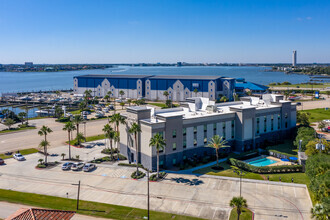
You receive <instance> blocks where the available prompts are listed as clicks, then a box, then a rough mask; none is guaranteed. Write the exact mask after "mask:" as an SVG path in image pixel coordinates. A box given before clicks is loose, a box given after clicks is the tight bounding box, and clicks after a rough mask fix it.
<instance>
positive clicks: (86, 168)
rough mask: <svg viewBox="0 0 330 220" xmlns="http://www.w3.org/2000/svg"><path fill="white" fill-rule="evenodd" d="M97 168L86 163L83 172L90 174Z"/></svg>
mask: <svg viewBox="0 0 330 220" xmlns="http://www.w3.org/2000/svg"><path fill="white" fill-rule="evenodd" d="M95 168H96V166H95V165H94V164H91V163H86V164H85V166H84V168H83V171H84V172H89V171H91V170H93V169H95Z"/></svg>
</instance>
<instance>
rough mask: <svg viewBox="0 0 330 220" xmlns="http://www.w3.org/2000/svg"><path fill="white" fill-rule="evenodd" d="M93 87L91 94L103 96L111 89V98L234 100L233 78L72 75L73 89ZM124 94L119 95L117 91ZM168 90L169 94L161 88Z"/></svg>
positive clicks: (79, 91)
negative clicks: (224, 98)
mask: <svg viewBox="0 0 330 220" xmlns="http://www.w3.org/2000/svg"><path fill="white" fill-rule="evenodd" d="M87 89H90V90H92V95H93V96H98V97H104V96H105V95H106V94H107V93H108V92H109V91H111V93H112V94H111V97H113V98H132V99H136V98H140V97H144V98H145V99H148V100H166V99H167V98H168V99H171V100H173V101H184V100H185V99H186V98H190V97H205V98H209V99H211V100H216V99H218V98H219V97H220V96H226V97H227V98H228V99H229V100H233V93H234V90H235V79H234V78H226V77H219V76H203V75H202V76H174V75H157V76H156V75H84V76H76V77H74V93H75V94H83V93H84V91H86V90H87ZM121 90H122V91H124V93H125V95H123V97H121V96H120V94H119V92H120V91H121ZM165 91H167V92H168V94H169V95H168V97H166V96H164V92H165Z"/></svg>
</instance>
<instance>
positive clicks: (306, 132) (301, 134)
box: [293, 127, 316, 151]
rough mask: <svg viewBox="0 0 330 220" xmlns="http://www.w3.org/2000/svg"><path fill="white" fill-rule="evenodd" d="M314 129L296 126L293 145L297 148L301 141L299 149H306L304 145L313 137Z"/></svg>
mask: <svg viewBox="0 0 330 220" xmlns="http://www.w3.org/2000/svg"><path fill="white" fill-rule="evenodd" d="M315 135H316V133H315V130H314V128H311V127H300V128H298V131H297V136H296V139H295V141H294V142H293V145H294V146H296V147H297V148H299V142H300V140H302V142H301V150H302V151H305V150H306V145H307V144H308V142H309V141H311V140H314V139H315Z"/></svg>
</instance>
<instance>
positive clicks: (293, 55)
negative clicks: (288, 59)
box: [292, 50, 297, 66]
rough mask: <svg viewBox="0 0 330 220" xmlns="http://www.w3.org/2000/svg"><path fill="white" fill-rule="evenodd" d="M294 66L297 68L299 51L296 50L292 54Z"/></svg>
mask: <svg viewBox="0 0 330 220" xmlns="http://www.w3.org/2000/svg"><path fill="white" fill-rule="evenodd" d="M292 66H297V51H296V50H294V51H293V53H292Z"/></svg>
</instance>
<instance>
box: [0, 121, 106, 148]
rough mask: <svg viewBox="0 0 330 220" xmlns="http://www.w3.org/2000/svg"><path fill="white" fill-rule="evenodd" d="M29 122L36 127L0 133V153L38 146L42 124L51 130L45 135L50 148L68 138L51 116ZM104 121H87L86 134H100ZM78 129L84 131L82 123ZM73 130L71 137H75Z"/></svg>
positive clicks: (0, 126)
mask: <svg viewBox="0 0 330 220" xmlns="http://www.w3.org/2000/svg"><path fill="white" fill-rule="evenodd" d="M29 123H31V124H35V125H36V126H37V129H32V130H25V131H21V132H16V133H8V134H2V135H0V153H4V152H7V151H14V150H19V149H26V148H38V146H39V143H40V142H41V140H43V137H41V136H39V135H38V130H39V129H40V128H41V127H42V126H43V125H47V126H48V127H50V128H51V129H52V130H53V132H52V133H50V134H49V135H48V136H47V140H48V141H49V142H50V145H51V146H50V148H53V147H58V146H62V145H63V144H64V143H65V142H66V141H67V140H68V133H67V132H66V131H63V130H62V128H63V126H64V124H63V123H58V122H55V119H53V118H46V119H37V120H31V121H29ZM106 123H107V119H102V120H95V121H88V122H87V123H86V136H93V135H98V134H102V133H103V132H102V129H103V127H104V125H105V124H106ZM3 128H5V127H4V125H2V124H1V125H0V130H2V129H3ZM79 131H80V132H83V133H84V125H83V124H81V125H80V126H79ZM75 132H76V131H74V135H73V137H75Z"/></svg>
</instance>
